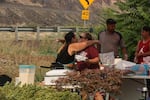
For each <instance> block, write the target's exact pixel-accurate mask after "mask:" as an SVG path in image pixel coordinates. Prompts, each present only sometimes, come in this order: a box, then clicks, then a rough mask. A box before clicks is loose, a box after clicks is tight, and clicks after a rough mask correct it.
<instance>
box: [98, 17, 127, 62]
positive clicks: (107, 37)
mask: <svg viewBox="0 0 150 100" xmlns="http://www.w3.org/2000/svg"><path fill="white" fill-rule="evenodd" d="M106 25H107V29H106V30H105V31H102V32H100V33H99V34H98V40H99V41H100V43H101V44H100V45H99V46H98V48H99V52H100V53H109V52H114V56H115V57H118V56H119V48H121V50H122V54H123V59H124V60H127V59H128V55H127V50H126V46H125V42H124V40H123V37H122V35H121V34H120V33H119V32H117V31H115V26H116V21H115V20H114V19H111V18H110V19H107V20H106Z"/></svg>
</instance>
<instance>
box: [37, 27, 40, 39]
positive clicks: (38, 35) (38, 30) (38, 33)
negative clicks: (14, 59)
mask: <svg viewBox="0 0 150 100" xmlns="http://www.w3.org/2000/svg"><path fill="white" fill-rule="evenodd" d="M36 32H37V33H36V40H39V37H40V27H39V26H37V28H36Z"/></svg>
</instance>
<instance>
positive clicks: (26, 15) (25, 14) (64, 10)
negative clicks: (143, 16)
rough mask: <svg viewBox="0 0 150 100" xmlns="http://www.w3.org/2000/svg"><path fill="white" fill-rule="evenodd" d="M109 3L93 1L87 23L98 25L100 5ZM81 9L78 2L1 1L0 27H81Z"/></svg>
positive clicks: (63, 0)
mask: <svg viewBox="0 0 150 100" xmlns="http://www.w3.org/2000/svg"><path fill="white" fill-rule="evenodd" d="M110 1H111V0H95V1H94V3H93V4H92V5H91V6H90V11H91V12H90V14H91V17H90V20H89V21H88V23H90V24H95V25H96V24H99V23H100V17H99V15H100V13H101V8H102V4H106V5H108V4H109V2H110ZM112 1H114V0H112ZM82 9H83V8H82V6H81V4H80V3H79V1H78V0H1V1H0V26H16V25H18V26H37V25H39V26H54V25H81V24H83V21H82V20H81V10H82Z"/></svg>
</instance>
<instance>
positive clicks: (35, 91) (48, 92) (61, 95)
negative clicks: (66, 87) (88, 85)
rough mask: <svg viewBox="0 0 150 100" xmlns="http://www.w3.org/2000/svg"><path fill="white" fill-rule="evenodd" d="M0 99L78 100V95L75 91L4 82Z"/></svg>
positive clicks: (0, 88)
mask: <svg viewBox="0 0 150 100" xmlns="http://www.w3.org/2000/svg"><path fill="white" fill-rule="evenodd" d="M0 100H80V97H79V95H77V94H76V93H71V92H69V91H57V90H55V89H53V88H50V87H44V86H43V87H42V86H37V85H24V86H22V87H20V86H19V85H17V86H15V85H14V84H6V85H5V86H4V87H0Z"/></svg>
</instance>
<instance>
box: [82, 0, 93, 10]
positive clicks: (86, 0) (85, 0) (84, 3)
mask: <svg viewBox="0 0 150 100" xmlns="http://www.w3.org/2000/svg"><path fill="white" fill-rule="evenodd" d="M93 2H94V0H80V3H81V5H82V6H83V8H84V9H87V8H89V6H90V5H91V4H92V3H93Z"/></svg>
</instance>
